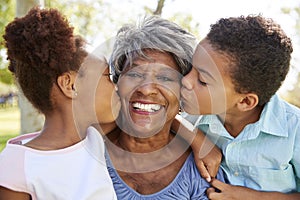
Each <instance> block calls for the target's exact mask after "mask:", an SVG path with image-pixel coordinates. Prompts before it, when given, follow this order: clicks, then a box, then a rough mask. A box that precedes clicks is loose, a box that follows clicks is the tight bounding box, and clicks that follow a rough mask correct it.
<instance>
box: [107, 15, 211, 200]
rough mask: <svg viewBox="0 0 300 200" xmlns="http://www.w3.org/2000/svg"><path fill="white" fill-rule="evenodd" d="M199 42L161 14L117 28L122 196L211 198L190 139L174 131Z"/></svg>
mask: <svg viewBox="0 0 300 200" xmlns="http://www.w3.org/2000/svg"><path fill="white" fill-rule="evenodd" d="M194 42H195V39H194V37H193V36H192V35H191V34H189V33H188V32H186V31H185V30H183V29H182V28H181V27H179V26H178V25H176V24H174V23H172V22H170V21H168V20H164V19H162V18H159V17H155V16H152V17H148V18H145V19H144V21H143V22H142V23H141V24H140V25H138V26H134V25H126V26H124V27H122V28H121V29H120V31H119V32H118V34H117V38H116V42H115V45H114V49H113V52H112V55H111V60H110V63H111V67H112V69H113V70H112V71H113V79H114V81H115V82H117V86H118V93H119V96H120V98H121V112H120V115H119V118H118V120H117V125H118V128H117V129H115V130H114V131H112V132H111V133H110V134H109V136H108V137H109V141H107V142H106V143H107V148H108V152H109V156H108V159H107V160H108V170H109V173H110V176H111V178H112V180H113V184H114V188H115V191H116V193H117V196H118V199H131V200H132V199H207V196H206V193H205V191H206V189H207V188H208V187H209V183H208V182H206V181H205V179H203V178H202V177H201V176H200V174H199V173H198V170H197V167H196V165H195V162H194V157H193V153H192V152H191V149H190V148H189V145H188V144H187V143H186V142H185V141H184V140H182V139H180V138H179V137H177V136H176V134H173V133H172V131H171V124H172V122H173V120H174V118H175V116H176V114H177V113H178V111H179V98H180V88H181V77H182V76H183V75H185V74H187V73H188V72H189V70H190V67H191V65H190V61H191V57H192V54H193V50H194Z"/></svg>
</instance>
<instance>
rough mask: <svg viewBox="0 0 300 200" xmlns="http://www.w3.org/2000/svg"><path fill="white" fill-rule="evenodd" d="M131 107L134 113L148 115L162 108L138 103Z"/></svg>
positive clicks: (156, 105) (157, 105)
mask: <svg viewBox="0 0 300 200" xmlns="http://www.w3.org/2000/svg"><path fill="white" fill-rule="evenodd" d="M132 107H133V109H134V110H136V111H142V112H149V113H154V112H157V111H159V110H160V109H161V108H162V106H161V105H159V104H144V103H138V102H134V103H132Z"/></svg>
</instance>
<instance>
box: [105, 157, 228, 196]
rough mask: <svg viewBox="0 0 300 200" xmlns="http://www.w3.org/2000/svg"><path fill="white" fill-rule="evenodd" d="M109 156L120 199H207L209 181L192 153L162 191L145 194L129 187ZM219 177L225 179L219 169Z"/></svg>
mask: <svg viewBox="0 0 300 200" xmlns="http://www.w3.org/2000/svg"><path fill="white" fill-rule="evenodd" d="M106 156H107V168H108V172H109V174H110V177H111V179H112V181H113V184H114V188H115V191H116V193H117V197H118V199H122V200H125V199H130V200H142V199H148V200H169V199H180V200H184V199H194V200H196V199H197V200H204V199H205V200H206V199H208V198H207V196H206V189H207V188H209V187H210V185H209V183H208V182H206V180H205V179H203V178H202V177H201V176H200V174H199V172H198V169H197V167H196V164H195V162H194V156H193V154H192V153H191V154H190V155H189V156H188V158H187V159H186V161H185V163H184V164H183V166H182V168H181V169H180V171H179V172H178V174H177V175H176V177H175V179H174V180H173V181H172V182H171V183H170V184H169V185H168V186H167V187H165V188H164V189H162V190H161V191H159V192H157V193H154V194H149V195H143V194H139V193H138V192H136V191H135V190H133V189H132V188H131V187H129V186H128V185H127V184H126V183H125V182H124V181H123V180H122V179H121V177H120V176H119V175H118V173H117V171H116V170H115V169H114V167H113V166H112V164H111V161H110V159H109V158H108V155H107V154H106ZM217 178H218V179H220V180H221V181H224V178H223V174H222V173H221V171H219V174H218V176H217Z"/></svg>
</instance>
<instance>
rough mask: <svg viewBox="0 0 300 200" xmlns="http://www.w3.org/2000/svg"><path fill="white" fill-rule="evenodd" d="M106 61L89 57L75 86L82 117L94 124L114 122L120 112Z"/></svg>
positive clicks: (118, 101) (79, 73)
mask: <svg viewBox="0 0 300 200" xmlns="http://www.w3.org/2000/svg"><path fill="white" fill-rule="evenodd" d="M108 75H109V71H108V65H107V63H106V61H105V60H104V59H100V58H98V57H96V56H92V55H88V56H87V58H86V59H85V61H84V63H83V64H82V66H81V68H80V71H79V72H78V76H77V77H78V78H77V81H76V84H75V86H76V87H77V88H76V90H78V97H77V98H78V101H79V102H77V103H76V101H75V102H74V103H76V104H78V105H76V106H79V109H80V110H81V111H82V112H81V113H78V114H80V115H86V117H87V118H88V119H90V118H91V117H93V118H92V123H98V122H99V123H103V124H104V123H110V122H113V121H114V120H115V119H116V118H117V116H118V113H119V110H120V106H121V104H120V100H119V97H118V95H117V94H116V92H115V89H114V85H113V83H112V82H111V81H110V79H109V76H108Z"/></svg>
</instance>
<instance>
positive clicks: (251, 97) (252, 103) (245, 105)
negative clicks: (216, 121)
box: [238, 93, 259, 111]
mask: <svg viewBox="0 0 300 200" xmlns="http://www.w3.org/2000/svg"><path fill="white" fill-rule="evenodd" d="M258 101H259V98H258V96H257V94H254V93H248V94H245V95H244V96H243V97H242V99H241V100H240V101H239V102H238V109H239V110H240V111H249V110H252V109H253V108H255V107H256V106H257V104H258Z"/></svg>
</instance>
